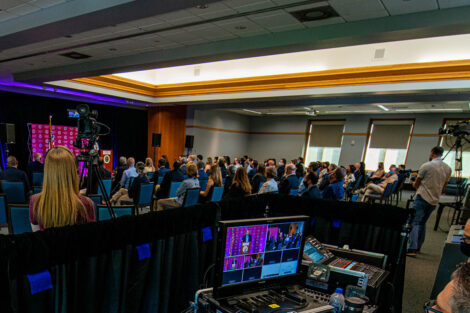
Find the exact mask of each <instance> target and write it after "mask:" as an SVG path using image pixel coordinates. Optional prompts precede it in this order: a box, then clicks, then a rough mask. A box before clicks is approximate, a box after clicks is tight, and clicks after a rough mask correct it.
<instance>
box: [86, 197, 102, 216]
mask: <svg viewBox="0 0 470 313" xmlns="http://www.w3.org/2000/svg"><path fill="white" fill-rule="evenodd" d="M87 197H88V198H90V199H91V201H93V204H94V205H95V221H96V220H98V217H97V214H98V213H97V210H98V205H100V204H101V201H102V197H101V195H88V196H87Z"/></svg>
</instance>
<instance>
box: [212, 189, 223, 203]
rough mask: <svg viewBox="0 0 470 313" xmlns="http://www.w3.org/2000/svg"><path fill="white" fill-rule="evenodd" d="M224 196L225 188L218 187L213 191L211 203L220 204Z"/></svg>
mask: <svg viewBox="0 0 470 313" xmlns="http://www.w3.org/2000/svg"><path fill="white" fill-rule="evenodd" d="M223 194H224V186H220V187H216V186H214V189H213V190H212V197H211V202H219V201H220V200H222V196H223Z"/></svg>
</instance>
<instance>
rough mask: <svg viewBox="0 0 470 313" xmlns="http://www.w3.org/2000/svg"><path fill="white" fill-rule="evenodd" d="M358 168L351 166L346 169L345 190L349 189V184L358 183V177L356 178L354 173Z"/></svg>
mask: <svg viewBox="0 0 470 313" xmlns="http://www.w3.org/2000/svg"><path fill="white" fill-rule="evenodd" d="M355 171H356V168H355V166H354V165H349V166H348V167H347V168H346V175H345V176H344V188H347V187H348V185H349V183H354V182H355V181H356V176H354V172H355Z"/></svg>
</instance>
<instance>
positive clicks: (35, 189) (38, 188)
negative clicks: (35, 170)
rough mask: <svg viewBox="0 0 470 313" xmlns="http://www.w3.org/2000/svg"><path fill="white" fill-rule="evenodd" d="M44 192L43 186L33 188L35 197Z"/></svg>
mask: <svg viewBox="0 0 470 313" xmlns="http://www.w3.org/2000/svg"><path fill="white" fill-rule="evenodd" d="M41 191H42V186H33V195H35V194H37V193H40V192H41Z"/></svg>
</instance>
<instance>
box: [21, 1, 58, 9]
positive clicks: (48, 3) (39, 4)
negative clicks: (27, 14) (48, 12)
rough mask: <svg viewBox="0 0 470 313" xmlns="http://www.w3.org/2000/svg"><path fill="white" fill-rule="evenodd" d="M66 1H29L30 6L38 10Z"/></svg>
mask: <svg viewBox="0 0 470 313" xmlns="http://www.w3.org/2000/svg"><path fill="white" fill-rule="evenodd" d="M65 2H66V0H35V1H30V3H31V4H33V5H34V6H36V7H38V8H42V9H45V8H48V7H51V6H54V5H58V4H62V3H65Z"/></svg>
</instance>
